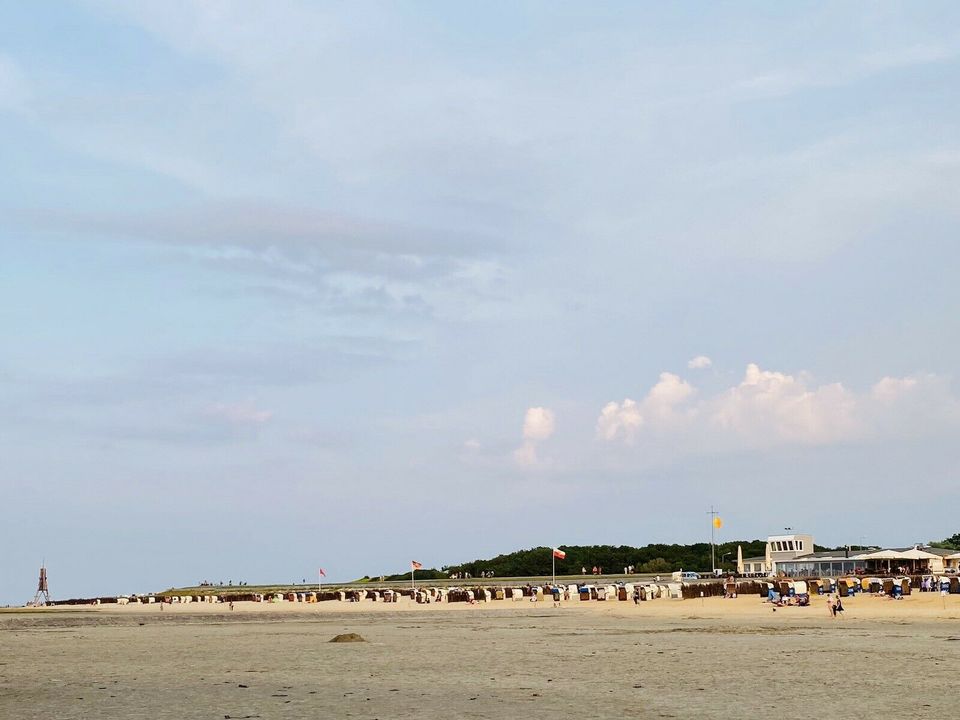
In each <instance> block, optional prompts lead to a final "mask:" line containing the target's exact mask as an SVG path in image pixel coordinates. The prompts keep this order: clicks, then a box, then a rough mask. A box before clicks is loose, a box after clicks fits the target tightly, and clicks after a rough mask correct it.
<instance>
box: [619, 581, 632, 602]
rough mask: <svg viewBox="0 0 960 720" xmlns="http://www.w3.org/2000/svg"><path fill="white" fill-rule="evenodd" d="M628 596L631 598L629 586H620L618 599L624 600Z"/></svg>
mask: <svg viewBox="0 0 960 720" xmlns="http://www.w3.org/2000/svg"><path fill="white" fill-rule="evenodd" d="M628 598H629V594H628V593H627V588H625V587H624V586H622V585H621V586H620V587H619V588H617V600H619V601H621V602H623V601H624V600H627V599H628Z"/></svg>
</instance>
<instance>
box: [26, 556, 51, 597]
mask: <svg viewBox="0 0 960 720" xmlns="http://www.w3.org/2000/svg"><path fill="white" fill-rule="evenodd" d="M30 604H31V605H33V606H34V607H40V606H42V605H49V604H50V586H49V585H47V568H46V563H44V564H43V565H41V566H40V581H39V582H38V583H37V594H36V595H34V596H33V602H32V603H30Z"/></svg>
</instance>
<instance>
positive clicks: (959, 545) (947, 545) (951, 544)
mask: <svg viewBox="0 0 960 720" xmlns="http://www.w3.org/2000/svg"><path fill="white" fill-rule="evenodd" d="M927 544H928V545H929V546H930V547H935V548H944V549H946V550H958V551H960V533H955V534H953V535H951V536H950V537H948V538H944V539H943V540H931V541H930V542H929V543H927Z"/></svg>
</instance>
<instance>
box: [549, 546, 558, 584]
mask: <svg viewBox="0 0 960 720" xmlns="http://www.w3.org/2000/svg"><path fill="white" fill-rule="evenodd" d="M550 558H551V559H552V560H553V585H554V587H556V585H557V554H556V553H555V552H553V550H552V549H551V550H550Z"/></svg>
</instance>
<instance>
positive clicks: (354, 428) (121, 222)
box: [0, 0, 960, 603]
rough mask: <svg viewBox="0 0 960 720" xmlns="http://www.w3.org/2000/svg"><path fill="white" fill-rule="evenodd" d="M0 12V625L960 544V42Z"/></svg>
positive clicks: (700, 11)
mask: <svg viewBox="0 0 960 720" xmlns="http://www.w3.org/2000/svg"><path fill="white" fill-rule="evenodd" d="M0 11H2V17H3V18H4V22H3V23H0V160H2V165H3V169H4V172H2V173H0V218H2V219H3V222H0V328H2V330H3V335H2V337H3V341H2V348H3V351H2V353H0V463H2V465H0V483H2V497H3V503H2V504H0V545H2V547H3V548H4V549H5V552H4V553H3V555H2V557H0V603H4V602H6V603H19V602H23V601H24V600H26V599H28V598H29V597H30V595H31V593H32V591H33V589H34V587H33V583H34V575H35V571H36V567H37V565H38V564H39V562H40V560H41V559H42V558H46V561H47V564H48V566H49V568H50V577H51V584H52V590H53V592H54V594H55V595H59V596H64V595H71V596H79V595H89V594H109V593H120V592H133V591H143V590H156V589H162V588H163V587H167V586H170V585H173V584H178V583H180V584H182V583H190V582H195V581H198V580H203V579H209V580H220V579H223V580H227V579H233V580H234V581H237V580H241V579H243V580H247V581H249V582H258V581H263V582H267V581H288V580H293V579H300V578H303V577H306V578H312V577H313V575H314V573H315V569H316V567H317V566H318V565H322V566H324V567H325V568H327V571H328V574H329V575H330V577H331V579H334V580H336V579H340V580H347V579H352V578H354V577H357V576H359V575H362V574H364V573H367V572H369V573H377V572H392V571H398V570H402V569H403V568H405V567H407V563H408V562H409V561H410V560H411V559H417V560H419V561H421V562H423V563H424V564H425V565H427V566H440V565H443V564H451V563H455V562H460V561H464V560H469V559H474V558H476V557H482V556H488V555H491V554H495V553H499V552H505V551H510V550H513V549H516V548H518V547H529V546H533V545H540V544H560V543H565V544H588V543H616V544H619V543H626V544H638V545H639V544H645V543H647V542H663V541H666V542H670V541H677V542H692V541H696V540H702V539H704V538H705V537H707V535H708V533H709V524H708V519H709V518H708V515H707V514H706V513H707V510H708V509H709V507H710V505H711V504H713V505H714V506H716V507H718V508H719V509H720V511H721V515H722V517H723V518H724V521H725V527H724V530H723V534H724V535H725V536H726V537H729V538H737V537H742V538H753V537H762V536H765V535H766V534H767V533H769V532H775V531H778V530H780V529H781V528H782V527H784V526H791V527H794V528H803V529H805V530H807V531H810V532H812V533H813V534H814V535H815V537H816V539H817V541H818V542H819V543H824V544H840V543H844V542H860V541H861V539H863V538H866V541H867V542H875V543H896V544H906V543H910V542H915V541H924V540H928V539H931V538H939V537H944V536H947V535H951V534H953V533H954V532H956V531H957V530H958V529H960V528H958V524H957V514H956V512H955V508H956V506H957V502H956V501H957V500H958V499H960V490H958V485H957V483H956V479H957V471H958V460H960V452H958V450H957V443H956V440H955V438H956V437H957V432H958V430H960V401H958V389H957V386H956V380H955V377H954V376H955V367H956V357H957V355H958V350H960V334H958V326H957V323H956V320H955V318H956V317H957V316H958V310H960V307H958V304H960V303H958V300H960V290H958V286H960V284H958V283H957V263H958V259H960V258H958V244H957V239H956V238H957V230H958V225H960V222H958V221H960V211H958V207H957V203H956V188H957V186H958V181H960V133H958V118H960V112H958V110H960V108H958V104H960V100H958V95H957V93H956V87H957V86H958V80H960V77H958V76H960V62H958V60H960V32H958V30H957V28H958V27H960V23H958V20H960V17H958V15H960V9H958V8H957V7H956V5H955V4H953V3H925V4H923V5H922V6H918V5H916V4H906V3H872V4H869V5H867V6H860V7H853V6H843V5H836V4H820V3H802V4H794V5H791V6H786V5H777V6H775V7H771V6H770V5H769V4H767V3H712V4H709V5H697V4H683V5H676V4H674V5H663V4H659V3H658V4H654V3H650V4H641V3H623V4H619V3H608V4H603V5H601V6H599V7H598V6H595V5H594V6H590V7H589V8H587V7H586V6H583V5H578V4H573V3H569V4H562V3H561V4H558V3H499V4H495V3H484V4H482V6H481V5H476V6H473V7H470V6H467V5H465V4H454V5H451V4H442V3H433V4H424V3H410V4H402V3H401V4H398V3H389V4H374V3H369V4H363V5H357V4H349V5H342V4H329V5H326V4H317V3H295V2H276V3H270V4H268V6H265V5H263V4H254V3H240V2H238V3H231V2H216V3H210V2H199V1H198V2H193V1H190V0H180V1H178V2H163V3H151V2H144V3H136V4H131V3H125V2H92V1H91V2H78V3H19V2H0Z"/></svg>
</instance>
